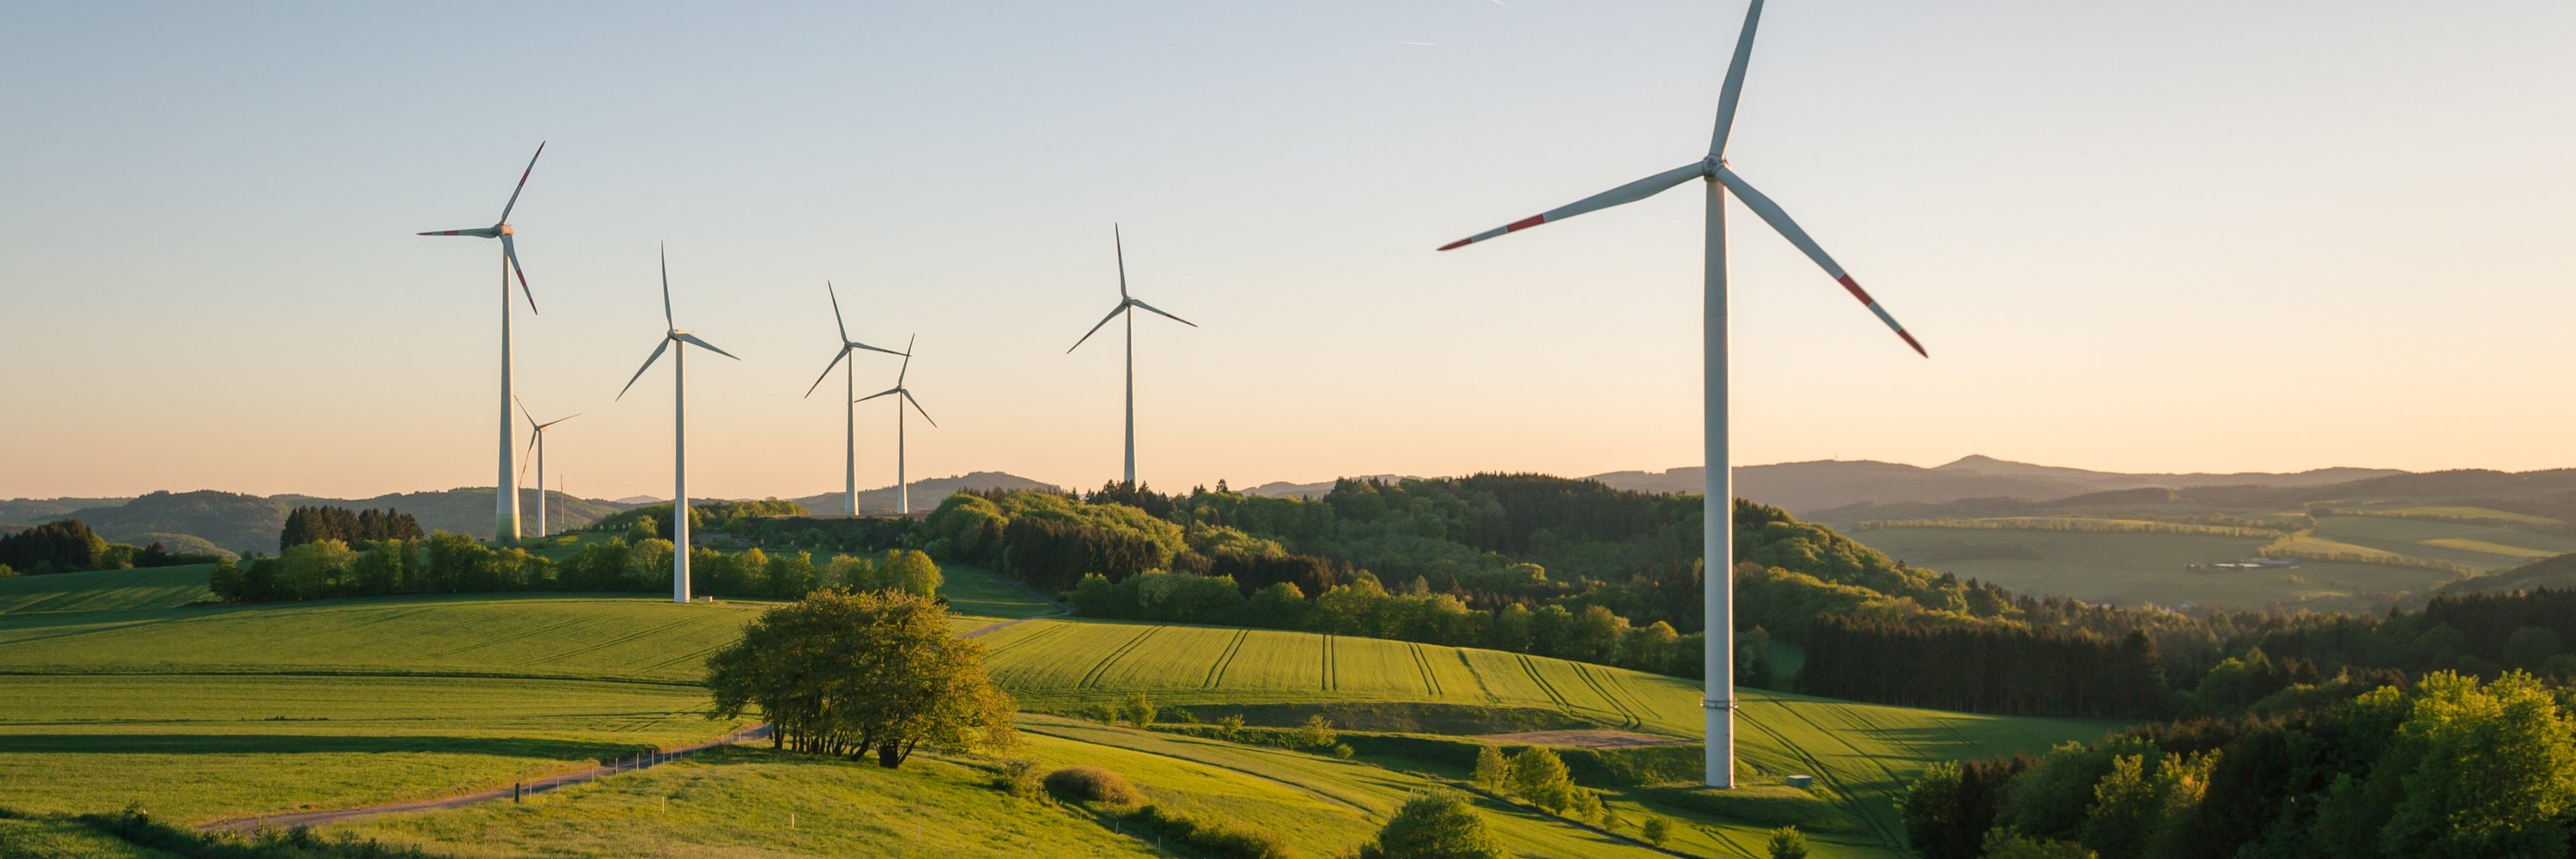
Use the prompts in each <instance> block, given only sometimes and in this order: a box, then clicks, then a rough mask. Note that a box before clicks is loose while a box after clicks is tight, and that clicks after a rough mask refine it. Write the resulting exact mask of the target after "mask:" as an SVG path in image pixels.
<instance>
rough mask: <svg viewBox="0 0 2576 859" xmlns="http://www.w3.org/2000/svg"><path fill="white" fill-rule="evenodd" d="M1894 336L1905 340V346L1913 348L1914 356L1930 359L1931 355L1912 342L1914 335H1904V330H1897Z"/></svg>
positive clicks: (1921, 345)
mask: <svg viewBox="0 0 2576 859" xmlns="http://www.w3.org/2000/svg"><path fill="white" fill-rule="evenodd" d="M1896 336H1898V337H1903V338H1905V345H1907V346H1912V347H1914V354H1917V355H1921V356H1923V357H1926V358H1929V357H1932V353H1930V352H1925V351H1923V344H1921V343H1916V342H1914V335H1912V334H1907V333H1905V330H1904V329H1902V328H1900V329H1897V331H1896Z"/></svg>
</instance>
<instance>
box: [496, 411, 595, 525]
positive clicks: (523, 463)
mask: <svg viewBox="0 0 2576 859" xmlns="http://www.w3.org/2000/svg"><path fill="white" fill-rule="evenodd" d="M510 399H512V400H517V399H518V398H517V397H511V398H510ZM519 414H522V415H527V418H528V447H529V448H530V449H531V450H534V451H536V454H537V458H536V464H537V536H538V537H540V538H543V537H544V536H546V428H547V427H550V426H554V425H556V424H559V423H563V422H564V421H568V420H572V419H573V418H577V417H581V413H580V412H574V413H572V414H568V415H565V416H563V417H559V418H556V419H554V420H550V421H547V422H545V423H538V422H537V416H536V415H533V414H529V413H528V404H527V403H526V402H525V401H521V402H520V403H519ZM519 476H520V477H522V478H525V477H527V476H528V457H527V452H526V451H521V452H520V454H519Z"/></svg>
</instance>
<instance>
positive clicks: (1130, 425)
mask: <svg viewBox="0 0 2576 859" xmlns="http://www.w3.org/2000/svg"><path fill="white" fill-rule="evenodd" d="M1109 238H1110V241H1111V242H1112V243H1113V244H1112V245H1111V246H1112V247H1114V248H1116V249H1117V251H1118V306H1117V307H1114V308H1111V309H1110V310H1109V315H1107V316H1103V317H1100V323H1099V324H1098V325H1093V326H1091V330H1089V331H1085V332H1082V340H1076V341H1073V346H1071V347H1070V348H1067V349H1065V350H1064V352H1065V354H1067V355H1071V354H1073V350H1075V349H1080V348H1082V344H1083V341H1085V340H1090V339H1091V335H1094V334H1098V333H1100V329H1101V328H1102V327H1103V326H1106V325H1108V324H1109V320H1112V319H1116V318H1118V317H1119V316H1121V315H1124V316H1126V317H1127V485H1128V486H1129V487H1133V486H1135V485H1136V309H1137V308H1144V309H1145V310H1147V311H1149V312H1152V313H1157V314H1161V315H1162V316H1163V318H1165V319H1169V320H1172V321H1174V322H1178V323H1180V324H1183V325H1187V326H1189V327H1192V328H1197V327H1199V324H1198V323H1196V322H1191V321H1189V320H1187V319H1182V318H1180V317H1178V316H1173V315H1171V314H1169V313H1164V312H1163V311H1162V309H1161V308H1157V307H1155V306H1153V305H1151V304H1146V303H1145V302H1142V301H1138V300H1136V298H1135V297H1134V296H1131V295H1128V294H1127V241H1126V239H1125V238H1124V237H1122V236H1120V235H1119V234H1118V225H1117V224H1111V225H1109Z"/></svg>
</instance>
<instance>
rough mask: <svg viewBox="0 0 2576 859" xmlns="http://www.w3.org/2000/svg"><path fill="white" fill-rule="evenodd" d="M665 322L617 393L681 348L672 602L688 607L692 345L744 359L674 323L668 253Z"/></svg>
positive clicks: (674, 441)
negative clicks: (676, 346)
mask: <svg viewBox="0 0 2576 859" xmlns="http://www.w3.org/2000/svg"><path fill="white" fill-rule="evenodd" d="M662 321H663V322H666V323H669V324H670V326H671V327H670V330H668V331H664V332H663V333H662V342H661V343H658V344H655V345H654V346H653V354H652V355H649V356H646V357H645V359H644V366H641V367H637V368H635V376H634V377H633V378H630V379H627V380H626V387H623V388H619V389H617V398H618V399H621V400H623V399H626V392H627V391H630V390H633V389H634V388H635V380H636V379H641V378H644V371H646V370H650V369H653V362H655V361H658V360H661V359H662V350H664V349H669V348H671V344H673V343H677V344H680V348H679V349H678V350H676V351H673V352H672V353H671V601H672V602H678V603H685V602H688V601H689V410H688V408H687V403H688V400H689V373H688V370H689V344H692V343H695V344H697V345H699V346H703V347H706V349H707V351H710V352H714V353H716V354H718V355H722V356H725V357H727V358H733V359H734V360H736V361H740V360H742V359H741V358H734V354H733V353H731V352H727V351H725V350H723V349H718V348H716V344H713V343H709V342H707V341H704V340H700V339H698V335H695V334H691V333H689V332H687V331H683V330H680V323H678V322H675V321H673V320H672V318H671V253H670V251H669V250H668V249H665V250H664V251H663V252H662Z"/></svg>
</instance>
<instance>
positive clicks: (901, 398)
mask: <svg viewBox="0 0 2576 859" xmlns="http://www.w3.org/2000/svg"><path fill="white" fill-rule="evenodd" d="M918 339H920V335H914V336H913V338H912V339H909V340H905V341H903V352H902V353H901V354H902V355H903V369H902V370H899V371H897V372H896V373H895V375H894V387H891V388H887V389H885V390H882V391H878V392H876V393H873V394H869V395H867V396H864V397H860V398H858V399H855V400H851V401H850V404H851V405H857V404H859V403H864V402H867V401H869V400H873V399H876V398H878V397H884V396H893V397H895V398H896V400H897V402H896V403H895V404H894V498H895V510H896V512H898V513H901V514H903V515H905V516H910V515H912V482H911V481H910V480H907V479H906V478H905V477H904V472H903V404H904V403H911V404H912V410H913V411H916V412H921V419H922V420H925V421H930V425H931V426H938V425H939V422H938V421H935V420H930V413H929V412H927V411H923V410H922V408H921V401H920V400H916V399H913V398H912V389H911V388H907V387H904V386H903V380H904V377H906V376H910V375H911V374H912V344H913V341H914V340H918ZM826 372H829V371H826Z"/></svg>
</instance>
